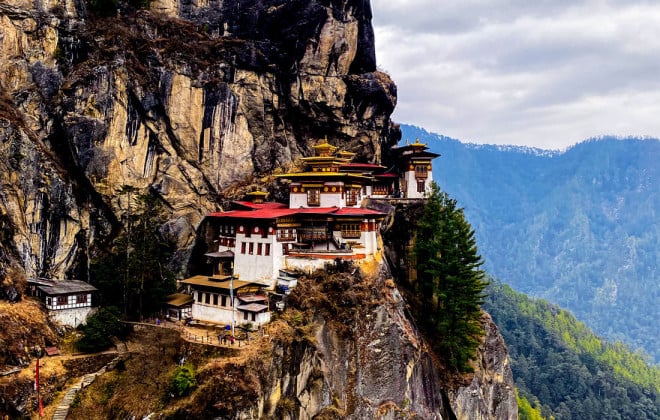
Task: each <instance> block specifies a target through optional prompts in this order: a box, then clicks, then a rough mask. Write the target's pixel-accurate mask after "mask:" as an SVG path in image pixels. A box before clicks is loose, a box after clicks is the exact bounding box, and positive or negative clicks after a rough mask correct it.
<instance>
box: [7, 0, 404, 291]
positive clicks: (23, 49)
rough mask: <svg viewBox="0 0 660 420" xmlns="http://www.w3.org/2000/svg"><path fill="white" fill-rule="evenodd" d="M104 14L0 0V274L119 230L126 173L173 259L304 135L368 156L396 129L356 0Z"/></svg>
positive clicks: (307, 140) (294, 152)
mask: <svg viewBox="0 0 660 420" xmlns="http://www.w3.org/2000/svg"><path fill="white" fill-rule="evenodd" d="M124 6H125V5H124ZM117 14H118V16H113V17H107V18H103V17H99V16H97V15H95V14H94V13H93V11H92V10H88V9H87V7H86V3H85V2H83V1H82V0H50V1H36V0H35V1H29V0H13V1H9V2H7V1H5V2H2V4H0V91H1V92H2V96H1V97H0V145H1V148H0V156H1V159H0V165H1V168H0V169H1V174H0V185H1V187H2V188H1V192H0V230H1V232H2V235H3V238H7V239H9V240H8V241H4V240H3V248H2V249H1V251H2V252H0V260H1V261H2V266H0V270H3V272H0V274H1V275H2V276H3V277H6V276H7V272H8V271H11V270H9V268H10V267H23V268H24V269H25V272H26V274H27V275H28V276H36V275H40V276H54V277H61V276H65V275H76V274H79V273H81V272H82V271H83V270H81V268H80V267H81V266H83V265H84V264H85V261H86V260H87V257H88V256H89V255H93V254H94V252H95V249H96V248H97V247H99V246H102V245H103V243H104V242H106V241H108V240H111V239H112V238H113V237H115V236H116V235H117V233H118V231H119V230H120V228H121V223H120V220H121V217H122V215H123V214H124V213H125V212H126V211H127V204H126V203H125V201H122V200H121V199H120V197H119V195H118V194H117V190H118V189H119V188H121V187H122V186H124V185H130V186H133V187H136V188H138V189H139V190H140V191H141V192H146V191H152V192H155V193H157V194H158V195H159V196H160V197H162V200H163V201H164V203H165V204H166V206H167V208H168V209H169V210H170V212H171V216H170V221H169V226H167V227H166V229H168V231H169V232H171V233H172V236H173V237H174V238H175V240H176V241H177V246H178V249H179V254H178V256H177V258H178V262H179V264H178V265H179V267H181V266H183V265H184V264H185V261H186V258H187V255H188V253H189V250H190V247H191V244H192V241H193V238H194V232H195V230H196V228H197V226H198V225H199V223H200V221H201V220H202V218H203V217H204V215H205V214H206V213H208V212H209V211H212V210H216V209H218V208H219V207H221V206H222V204H223V201H224V200H226V199H231V198H235V197H237V196H239V195H240V193H241V192H242V191H245V189H246V187H249V186H254V185H258V184H259V183H260V180H261V179H262V178H263V177H265V176H268V175H269V174H271V173H272V172H273V171H274V170H276V169H277V168H282V167H285V168H286V167H288V166H290V165H292V164H293V163H294V162H295V160H296V159H297V158H298V157H300V156H303V155H308V154H310V152H311V149H310V146H311V145H313V144H314V143H315V142H316V141H318V140H320V139H322V138H324V137H325V136H327V137H328V139H329V141H330V142H331V143H335V144H341V147H343V148H345V149H348V150H351V151H355V152H356V153H358V155H359V156H360V157H361V158H362V159H363V160H366V161H374V162H375V161H379V159H380V156H381V149H382V148H383V147H384V146H385V148H387V147H389V145H391V144H392V143H393V142H394V141H396V140H397V137H398V135H399V132H398V128H397V127H395V126H393V125H392V124H391V122H390V120H389V115H390V114H391V112H392V110H393V109H394V105H395V102H396V87H395V85H394V83H393V82H392V81H391V80H390V78H389V77H388V76H387V75H385V74H383V73H381V72H379V71H377V70H376V65H375V56H374V46H373V30H372V27H371V10H370V5H369V3H368V2H365V1H360V0H351V1H330V2H326V1H324V2H322V1H313V0H312V1H309V0H298V1H284V0H280V1H259V0H252V1H241V2H216V1H210V2H203V1H202V2H181V1H168V0H163V1H154V2H153V3H152V5H151V10H150V11H144V10H135V9H130V8H128V7H127V6H125V7H120V9H119V11H118V12H117ZM83 278H84V276H83Z"/></svg>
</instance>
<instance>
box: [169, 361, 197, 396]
mask: <svg viewBox="0 0 660 420" xmlns="http://www.w3.org/2000/svg"><path fill="white" fill-rule="evenodd" d="M195 387H197V380H196V379H195V368H194V367H193V366H191V365H183V366H178V367H177V368H176V369H175V370H174V373H173V374H172V377H171V378H170V392H171V393H172V394H174V395H175V396H177V397H183V396H184V395H188V394H189V393H190V392H191V391H192V390H193V389H195Z"/></svg>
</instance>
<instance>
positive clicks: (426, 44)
mask: <svg viewBox="0 0 660 420" xmlns="http://www.w3.org/2000/svg"><path fill="white" fill-rule="evenodd" d="M371 7H372V11H373V21H372V23H373V26H374V30H375V35H376V59H377V62H378V67H379V69H380V70H382V71H385V72H387V73H388V74H390V76H391V77H392V79H393V80H394V81H395V83H396V84H397V86H398V103H397V107H396V109H395V112H394V114H393V116H392V118H393V120H394V121H395V122H398V123H405V124H412V125H417V126H420V127H423V128H425V129H427V130H428V131H431V132H435V133H438V134H443V135H446V136H449V137H453V138H457V139H459V140H461V141H463V142H471V143H488V144H513V145H527V146H534V147H539V148H543V149H564V148H566V147H567V146H570V145H572V144H575V143H578V142H580V141H582V140H585V139H587V138H591V137H598V136H601V135H618V136H651V137H660V1H642V0H611V1H607V0H584V1H582V0H572V1H566V0H371ZM411 140H412V139H411Z"/></svg>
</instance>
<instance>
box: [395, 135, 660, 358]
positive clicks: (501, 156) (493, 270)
mask: <svg viewBox="0 0 660 420" xmlns="http://www.w3.org/2000/svg"><path fill="white" fill-rule="evenodd" d="M402 131H403V137H404V138H408V139H414V138H415V137H419V138H420V140H421V141H422V142H425V143H428V144H429V146H430V149H431V150H432V151H433V152H437V153H441V154H442V157H441V158H440V161H439V162H438V164H437V165H433V176H434V178H435V179H439V180H442V186H443V189H444V190H445V191H447V192H448V193H449V194H450V195H451V196H452V197H454V198H456V199H457V200H458V202H459V203H461V205H462V206H464V207H465V214H466V216H467V217H468V219H469V220H470V223H471V224H472V226H473V227H474V228H475V230H476V232H477V244H478V245H479V251H480V252H481V254H482V255H483V257H484V261H485V264H484V269H485V270H486V271H488V273H490V274H492V275H493V277H495V278H499V279H502V280H504V281H506V282H507V283H508V284H510V285H511V286H512V287H513V288H514V289H515V290H518V291H521V292H524V293H526V294H528V295H530V296H536V297H542V298H544V299H547V300H549V301H551V302H554V303H557V304H559V305H561V306H562V307H563V308H567V309H569V310H570V311H571V312H573V313H574V314H575V315H576V316H577V317H578V319H580V320H581V321H584V322H586V323H587V325H589V327H590V328H592V329H593V330H594V331H595V332H596V333H597V334H598V335H600V336H602V337H605V338H607V339H608V340H611V341H622V342H625V343H627V344H629V345H630V346H632V347H633V348H635V349H638V348H639V349H644V351H645V352H646V353H649V354H650V355H651V357H652V358H653V360H654V362H655V363H660V334H658V311H657V308H658V307H660V295H659V294H658V293H657V289H658V273H659V272H660V266H659V264H660V254H659V253H658V252H659V250H660V247H659V246H658V244H660V212H658V209H659V208H660V188H658V186H659V185H660V165H658V160H659V157H660V141H658V140H653V139H644V140H642V139H625V140H620V139H614V138H602V139H598V140H591V141H587V142H584V143H580V144H578V145H575V146H573V147H571V148H570V149H568V150H566V151H565V152H562V153H559V152H554V153H550V152H541V151H531V150H529V148H526V149H525V148H516V147H507V148H503V147H496V146H474V145H467V144H463V143H460V142H458V141H456V140H452V139H449V138H447V137H442V136H438V135H434V134H430V133H428V132H425V131H423V130H420V129H416V128H414V127H410V126H402ZM654 309H656V310H654Z"/></svg>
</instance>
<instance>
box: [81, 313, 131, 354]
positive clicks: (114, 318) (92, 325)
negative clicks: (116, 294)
mask: <svg viewBox="0 0 660 420" xmlns="http://www.w3.org/2000/svg"><path fill="white" fill-rule="evenodd" d="M119 315H120V313H119V310H118V309H117V308H115V307H108V308H101V309H99V311H98V312H97V313H95V314H94V315H92V316H90V317H89V318H88V319H87V323H86V324H85V325H83V326H82V327H81V328H80V329H81V330H82V333H83V336H82V337H81V338H80V340H78V343H77V347H78V349H79V350H80V351H83V352H86V353H94V352H97V351H102V350H106V349H108V348H109V347H111V346H112V345H113V343H112V337H121V336H123V335H124V332H125V328H124V326H123V324H122V323H121V322H120V320H119Z"/></svg>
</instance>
